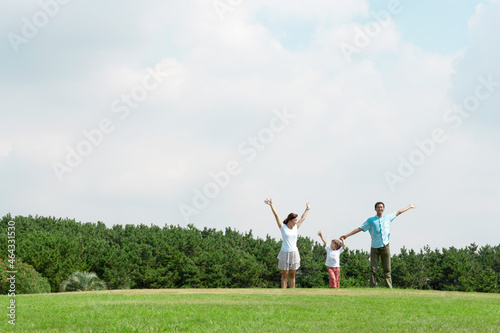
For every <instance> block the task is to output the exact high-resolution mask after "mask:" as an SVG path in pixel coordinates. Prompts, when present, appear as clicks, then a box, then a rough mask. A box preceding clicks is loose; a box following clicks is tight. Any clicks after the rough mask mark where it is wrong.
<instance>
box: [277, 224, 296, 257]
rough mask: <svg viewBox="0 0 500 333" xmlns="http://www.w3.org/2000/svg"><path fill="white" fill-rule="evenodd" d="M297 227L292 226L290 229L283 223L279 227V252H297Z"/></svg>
mask: <svg viewBox="0 0 500 333" xmlns="http://www.w3.org/2000/svg"><path fill="white" fill-rule="evenodd" d="M297 237H298V234H297V225H294V226H293V228H292V229H290V228H288V227H287V226H286V224H284V223H283V225H282V226H281V238H282V239H283V242H282V243H281V251H283V252H293V251H298V250H299V249H298V248H297Z"/></svg>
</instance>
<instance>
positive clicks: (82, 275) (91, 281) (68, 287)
mask: <svg viewBox="0 0 500 333" xmlns="http://www.w3.org/2000/svg"><path fill="white" fill-rule="evenodd" d="M104 289H106V283H105V282H104V281H102V280H101V279H99V278H98V277H97V274H96V273H94V272H90V273H89V272H80V271H76V272H74V273H73V274H71V275H70V277H69V278H68V279H67V280H66V281H63V282H62V283H61V288H60V290H61V291H90V290H104Z"/></svg>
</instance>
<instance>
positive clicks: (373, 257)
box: [370, 244, 392, 288]
mask: <svg viewBox="0 0 500 333" xmlns="http://www.w3.org/2000/svg"><path fill="white" fill-rule="evenodd" d="M379 257H380V259H382V268H383V269H384V277H385V284H386V286H387V288H392V277H391V249H390V248H389V244H387V245H386V246H384V247H380V248H373V247H372V248H371V252H370V266H371V267H370V287H372V288H373V287H375V286H376V285H377V269H378V260H379Z"/></svg>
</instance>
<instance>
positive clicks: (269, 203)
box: [264, 199, 283, 229]
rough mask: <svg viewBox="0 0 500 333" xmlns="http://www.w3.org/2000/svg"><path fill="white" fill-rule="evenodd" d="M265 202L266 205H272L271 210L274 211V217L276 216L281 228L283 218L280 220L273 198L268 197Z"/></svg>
mask: <svg viewBox="0 0 500 333" xmlns="http://www.w3.org/2000/svg"><path fill="white" fill-rule="evenodd" d="M264 203H265V204H266V205H269V206H271V210H272V211H273V214H274V217H275V218H276V223H278V228H280V229H281V226H282V225H283V223H282V222H281V220H280V218H279V216H278V213H276V210H275V209H274V206H273V199H266V200H264Z"/></svg>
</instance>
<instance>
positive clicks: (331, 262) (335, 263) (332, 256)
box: [325, 245, 344, 267]
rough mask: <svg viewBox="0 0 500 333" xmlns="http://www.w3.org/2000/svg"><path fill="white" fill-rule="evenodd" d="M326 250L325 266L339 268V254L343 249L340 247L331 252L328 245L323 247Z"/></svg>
mask: <svg viewBox="0 0 500 333" xmlns="http://www.w3.org/2000/svg"><path fill="white" fill-rule="evenodd" d="M325 249H326V262H325V265H326V266H328V267H340V254H341V253H342V252H344V249H343V248H342V247H340V249H338V250H332V248H331V247H330V245H328V246H325Z"/></svg>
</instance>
